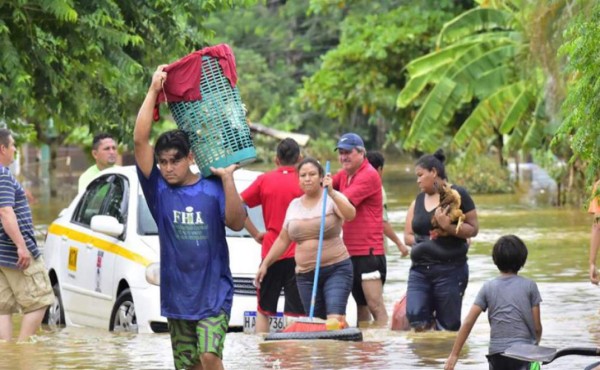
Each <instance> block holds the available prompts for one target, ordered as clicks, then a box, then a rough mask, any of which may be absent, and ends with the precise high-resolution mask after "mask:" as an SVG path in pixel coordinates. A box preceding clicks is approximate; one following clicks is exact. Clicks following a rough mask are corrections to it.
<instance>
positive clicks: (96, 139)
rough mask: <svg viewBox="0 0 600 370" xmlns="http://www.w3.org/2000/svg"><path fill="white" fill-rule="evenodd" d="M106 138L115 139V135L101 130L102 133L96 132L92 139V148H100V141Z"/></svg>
mask: <svg viewBox="0 0 600 370" xmlns="http://www.w3.org/2000/svg"><path fill="white" fill-rule="evenodd" d="M104 139H113V140H115V138H114V136H112V135H111V134H109V133H107V132H100V133H98V134H96V135H95V136H94V139H93V140H92V149H93V150H98V147H99V146H100V142H101V141H102V140H104ZM115 141H116V140H115Z"/></svg>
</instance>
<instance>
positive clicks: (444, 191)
mask: <svg viewBox="0 0 600 370" xmlns="http://www.w3.org/2000/svg"><path fill="white" fill-rule="evenodd" d="M435 188H436V189H437V191H438V193H439V194H440V205H439V206H438V207H441V208H442V210H443V211H444V213H445V214H447V215H448V216H449V217H450V222H452V223H455V222H456V232H457V233H458V231H459V230H460V227H461V225H462V224H463V222H464V221H465V215H464V213H463V212H462V210H461V209H460V201H461V199H460V194H459V193H458V191H456V190H455V189H452V187H451V184H448V183H443V184H442V185H441V186H439V185H438V184H437V183H436V184H435ZM431 224H432V225H433V230H431V231H430V232H429V237H430V238H431V239H435V238H437V237H438V236H448V232H447V231H445V230H442V229H441V228H440V225H438V223H437V220H436V219H435V215H434V216H432V217H431Z"/></svg>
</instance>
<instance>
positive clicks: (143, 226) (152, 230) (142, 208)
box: [138, 194, 265, 238]
mask: <svg viewBox="0 0 600 370" xmlns="http://www.w3.org/2000/svg"><path fill="white" fill-rule="evenodd" d="M248 215H249V216H250V220H252V223H254V225H255V226H256V228H257V229H258V230H264V229H265V224H264V222H263V215H262V207H254V208H248ZM225 232H226V235H227V236H236V237H247V238H250V237H251V236H250V233H249V232H248V230H246V229H242V230H240V231H233V230H231V229H230V228H228V227H227V228H226V230H225ZM138 233H139V234H140V235H158V228H157V227H156V222H154V218H153V217H152V214H151V213H150V209H149V208H148V204H147V203H146V199H145V198H144V195H143V194H139V195H138Z"/></svg>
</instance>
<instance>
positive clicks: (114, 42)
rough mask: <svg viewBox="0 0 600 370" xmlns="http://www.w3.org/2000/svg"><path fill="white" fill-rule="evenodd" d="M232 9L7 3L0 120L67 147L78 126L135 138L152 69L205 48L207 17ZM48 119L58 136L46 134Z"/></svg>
mask: <svg viewBox="0 0 600 370" xmlns="http://www.w3.org/2000/svg"><path fill="white" fill-rule="evenodd" d="M235 3H236V4H240V5H248V4H252V3H255V1H249V0H244V1H235ZM233 5H234V1H233V0H211V1H199V2H181V1H175V0H160V1H158V0H157V1H152V2H150V3H149V2H147V1H141V0H127V1H125V0H100V1H71V0H53V1H52V0H32V1H18V0H11V1H2V2H0V47H1V49H2V53H1V54H0V91H1V92H2V94H1V95H0V107H2V109H1V110H0V119H3V120H5V121H7V122H14V121H15V120H22V121H24V122H27V123H30V124H32V125H33V126H34V127H35V131H36V135H37V139H38V140H41V141H44V142H48V141H51V140H57V141H58V142H62V140H64V138H65V137H66V136H67V135H68V134H69V133H70V132H71V131H73V128H74V127H78V126H87V127H89V130H90V132H96V131H99V130H103V131H110V132H112V133H113V134H116V135H117V136H119V137H120V138H121V141H123V140H130V138H131V131H132V128H133V121H134V117H135V113H136V111H137V108H138V107H139V105H140V104H141V101H142V99H143V95H144V93H145V91H146V89H147V85H148V82H149V79H150V73H151V71H153V70H154V68H155V66H156V65H158V64H160V63H168V62H171V61H173V60H175V59H178V58H180V57H182V56H184V55H186V54H187V53H189V52H190V51H193V50H195V49H199V48H201V47H202V46H204V45H206V43H207V37H209V36H210V32H209V31H208V29H206V28H205V27H204V26H203V22H204V21H205V20H206V17H207V16H208V15H209V14H210V12H213V11H217V10H221V9H226V8H230V7H232V6H233ZM49 118H53V120H54V122H55V126H56V130H57V132H58V136H56V137H54V136H52V135H49V133H48V132H47V131H46V130H45V129H44V126H43V122H46V121H47V120H48V119H49ZM11 128H13V127H12V126H11ZM14 129H17V130H18V129H19V127H18V126H15V127H14Z"/></svg>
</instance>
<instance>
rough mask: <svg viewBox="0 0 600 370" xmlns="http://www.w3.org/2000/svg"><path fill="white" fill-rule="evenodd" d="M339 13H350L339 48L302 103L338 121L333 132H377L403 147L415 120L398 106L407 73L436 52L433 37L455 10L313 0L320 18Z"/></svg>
mask: <svg viewBox="0 0 600 370" xmlns="http://www.w3.org/2000/svg"><path fill="white" fill-rule="evenodd" d="M340 8H342V9H344V11H345V13H346V17H345V18H344V20H343V22H342V24H341V36H340V43H339V45H338V46H337V47H336V48H334V49H332V50H330V51H329V52H327V53H326V54H325V55H324V56H323V58H322V60H323V61H322V64H321V67H320V69H319V70H318V71H317V72H316V73H314V74H313V75H312V76H310V78H307V79H306V80H305V82H304V86H303V88H302V89H301V90H300V91H299V99H300V102H301V104H302V106H303V107H306V108H309V109H312V110H315V111H318V112H322V113H324V114H326V115H327V117H329V118H330V119H333V120H334V122H337V123H338V124H337V125H336V130H332V131H331V132H332V133H341V132H345V131H355V132H358V133H360V134H361V135H363V136H364V137H366V138H367V139H369V138H370V137H372V134H373V132H375V133H376V134H381V135H383V136H386V135H387V138H388V141H389V142H394V143H395V144H399V143H401V140H402V136H403V135H402V132H404V130H405V129H406V127H407V124H406V123H407V122H408V121H409V119H410V116H409V113H406V112H404V113H400V114H399V112H398V111H397V110H396V107H395V100H396V99H395V95H396V92H397V91H398V89H400V88H401V87H402V86H403V85H404V84H405V78H404V76H403V73H402V71H403V68H404V66H405V65H406V64H407V63H408V61H410V60H411V59H413V58H416V57H417V56H419V55H421V54H422V53H423V51H425V50H428V49H429V48H431V47H432V45H433V42H434V39H433V34H434V33H435V32H436V30H437V29H439V27H441V25H442V24H443V22H444V21H445V20H448V19H450V17H451V16H452V15H453V12H454V11H455V10H454V9H455V5H454V4H453V3H451V2H446V1H430V2H413V3H407V2H405V1H389V2H385V3H383V2H372V1H347V2H327V1H319V0H313V1H311V10H312V11H314V12H316V13H320V12H327V11H334V10H336V9H340ZM392 129H393V130H392ZM392 133H394V135H392ZM367 141H369V140H367Z"/></svg>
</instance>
